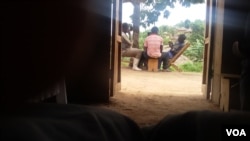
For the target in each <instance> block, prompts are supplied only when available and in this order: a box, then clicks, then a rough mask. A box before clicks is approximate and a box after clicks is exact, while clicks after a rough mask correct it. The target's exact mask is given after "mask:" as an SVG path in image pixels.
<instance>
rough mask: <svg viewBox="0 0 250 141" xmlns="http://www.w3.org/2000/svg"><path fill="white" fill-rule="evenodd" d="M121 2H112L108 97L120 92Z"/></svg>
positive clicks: (120, 0)
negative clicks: (109, 88)
mask: <svg viewBox="0 0 250 141" xmlns="http://www.w3.org/2000/svg"><path fill="white" fill-rule="evenodd" d="M121 8H122V0H115V1H114V8H113V10H114V11H113V14H114V18H113V19H114V21H113V37H114V40H113V43H112V44H113V51H112V53H113V56H112V59H113V60H112V61H113V64H112V68H113V69H112V70H111V75H112V76H111V79H112V80H111V84H110V85H112V86H111V88H112V89H111V93H110V96H113V95H115V94H116V93H117V92H118V91H119V90H121V84H120V83H121V48H120V47H121V15H122V13H121V11H122V9H121Z"/></svg>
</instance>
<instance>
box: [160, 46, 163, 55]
mask: <svg viewBox="0 0 250 141" xmlns="http://www.w3.org/2000/svg"><path fill="white" fill-rule="evenodd" d="M160 50H161V53H162V51H163V45H160Z"/></svg>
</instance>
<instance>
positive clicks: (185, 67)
mask: <svg viewBox="0 0 250 141" xmlns="http://www.w3.org/2000/svg"><path fill="white" fill-rule="evenodd" d="M179 68H180V69H182V71H184V72H202V69H203V63H202V62H193V63H185V64H182V65H180V66H179Z"/></svg>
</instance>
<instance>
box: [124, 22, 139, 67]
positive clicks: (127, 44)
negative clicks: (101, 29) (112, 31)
mask: <svg viewBox="0 0 250 141" xmlns="http://www.w3.org/2000/svg"><path fill="white" fill-rule="evenodd" d="M127 34H130V29H129V24H128V23H123V24H122V43H121V48H122V56H123V57H133V67H132V69H133V70H137V71H140V70H141V69H140V68H138V63H139V61H140V59H141V55H142V50H141V49H138V48H133V47H132V45H133V42H132V41H131V40H130V39H129V36H128V35H127Z"/></svg>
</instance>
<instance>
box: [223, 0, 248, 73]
mask: <svg viewBox="0 0 250 141" xmlns="http://www.w3.org/2000/svg"><path fill="white" fill-rule="evenodd" d="M248 3H249V2H248V1H247V0H226V1H225V11H224V29H223V54H222V70H221V71H222V73H229V74H240V70H241V69H240V68H241V66H240V59H239V58H238V57H236V56H234V55H233V53H232V44H233V42H234V41H236V40H239V39H241V38H242V37H243V35H244V24H245V21H244V20H245V18H246V15H247V13H246V9H249V4H248Z"/></svg>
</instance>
